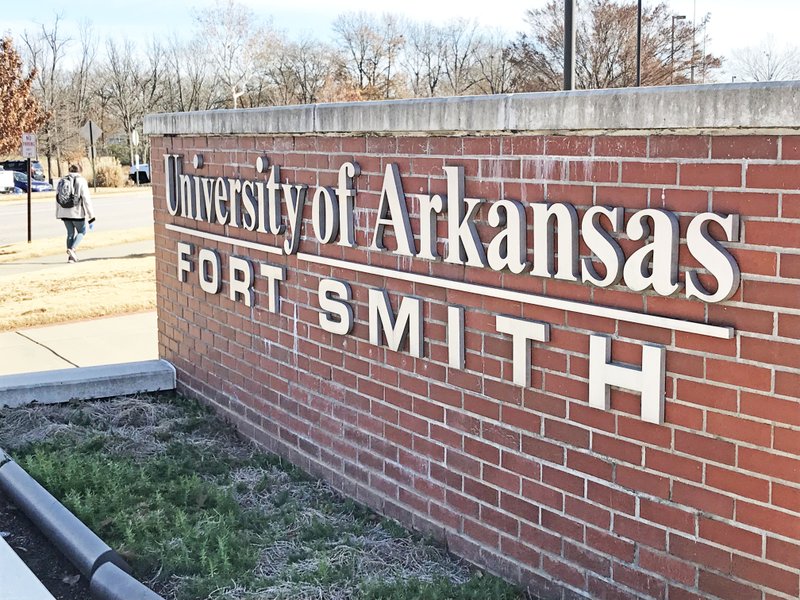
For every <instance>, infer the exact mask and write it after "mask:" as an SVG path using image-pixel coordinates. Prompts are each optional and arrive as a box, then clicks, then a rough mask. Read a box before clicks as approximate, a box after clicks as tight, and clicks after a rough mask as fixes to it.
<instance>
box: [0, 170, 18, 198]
mask: <svg viewBox="0 0 800 600" xmlns="http://www.w3.org/2000/svg"><path fill="white" fill-rule="evenodd" d="M15 185H16V184H15V183H14V173H13V171H6V170H5V169H3V167H0V193H3V194H8V193H13V192H14V187H15Z"/></svg>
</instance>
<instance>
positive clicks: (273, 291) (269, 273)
mask: <svg viewBox="0 0 800 600" xmlns="http://www.w3.org/2000/svg"><path fill="white" fill-rule="evenodd" d="M259 272H260V273H261V276H262V277H266V278H267V298H268V301H267V302H268V310H269V312H271V313H273V314H276V315H277V314H279V313H280V312H281V295H280V289H279V287H278V283H279V282H281V281H284V280H285V279H286V267H284V266H275V265H266V264H264V263H261V264H260V266H259Z"/></svg>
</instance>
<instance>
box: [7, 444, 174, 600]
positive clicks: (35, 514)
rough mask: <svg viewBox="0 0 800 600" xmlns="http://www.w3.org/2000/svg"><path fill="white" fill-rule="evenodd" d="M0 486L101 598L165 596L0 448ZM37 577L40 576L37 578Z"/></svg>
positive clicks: (139, 599)
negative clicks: (133, 572)
mask: <svg viewBox="0 0 800 600" xmlns="http://www.w3.org/2000/svg"><path fill="white" fill-rule="evenodd" d="M0 465H2V466H0V490H2V491H3V492H4V493H5V494H6V495H7V496H8V497H9V498H10V499H11V501H12V502H13V503H14V504H15V505H16V506H17V507H18V508H19V509H20V510H22V512H23V513H25V515H26V516H27V517H28V518H29V519H30V520H31V522H32V523H33V524H34V525H35V526H36V527H37V528H38V529H39V531H41V532H42V534H43V535H44V536H45V537H46V538H47V539H48V540H50V541H51V542H52V543H53V545H54V546H56V548H58V549H59V551H60V552H61V553H62V554H63V555H64V556H65V557H66V558H67V560H69V561H70V562H71V563H72V564H73V565H75V567H76V568H77V569H78V571H80V572H81V574H82V575H83V576H84V577H86V579H87V580H88V581H89V592H90V593H91V595H92V596H93V597H94V598H97V599H98V600H163V598H162V597H161V596H159V595H158V594H156V593H155V592H153V591H152V590H150V589H149V588H148V587H146V586H145V585H144V584H142V583H141V582H139V581H138V580H137V579H135V578H134V577H132V576H131V575H130V574H129V571H130V567H129V566H128V563H126V562H125V560H124V559H123V558H122V557H121V556H120V555H119V554H118V553H117V552H116V551H115V550H113V549H112V548H111V547H110V546H108V545H107V544H106V543H105V542H104V541H103V540H101V539H100V538H99V537H98V536H97V535H96V534H95V533H94V532H93V531H92V530H91V529H89V528H88V527H87V526H86V525H84V523H83V522H82V521H81V520H80V519H78V517H76V516H75V515H74V514H72V513H71V512H70V511H69V510H68V509H67V508H66V507H65V506H64V505H63V504H61V503H60V502H59V501H58V500H56V499H55V498H54V497H53V496H52V495H51V494H50V493H49V492H48V491H47V490H46V489H44V488H43V487H42V486H41V484H39V482H37V481H36V480H35V479H34V478H33V477H31V476H30V475H28V473H27V472H25V470H24V469H23V468H22V467H20V466H19V465H18V464H17V463H16V462H14V461H13V460H11V459H10V458H9V457H8V455H7V454H5V452H3V450H2V449H0ZM37 581H38V580H37Z"/></svg>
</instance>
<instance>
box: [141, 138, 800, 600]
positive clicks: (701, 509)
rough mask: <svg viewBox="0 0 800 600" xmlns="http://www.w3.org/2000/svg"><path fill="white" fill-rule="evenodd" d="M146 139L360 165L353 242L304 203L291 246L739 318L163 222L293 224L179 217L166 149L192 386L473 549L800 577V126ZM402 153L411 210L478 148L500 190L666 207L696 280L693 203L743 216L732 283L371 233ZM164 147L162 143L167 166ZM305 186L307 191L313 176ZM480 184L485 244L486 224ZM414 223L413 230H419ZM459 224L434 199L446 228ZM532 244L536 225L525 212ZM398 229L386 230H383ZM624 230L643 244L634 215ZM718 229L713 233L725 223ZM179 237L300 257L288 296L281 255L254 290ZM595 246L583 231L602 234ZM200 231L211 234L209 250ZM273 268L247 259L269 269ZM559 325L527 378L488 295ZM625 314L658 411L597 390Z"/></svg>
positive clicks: (167, 346) (621, 343) (167, 292)
mask: <svg viewBox="0 0 800 600" xmlns="http://www.w3.org/2000/svg"><path fill="white" fill-rule="evenodd" d="M151 141H152V144H153V157H154V159H156V157H158V159H160V157H161V156H163V155H164V154H176V155H181V156H183V161H184V165H185V167H184V170H185V172H187V173H200V171H197V170H195V169H194V168H193V167H192V166H191V164H190V162H191V158H192V157H193V156H194V155H196V154H200V155H202V156H203V159H204V166H203V168H202V174H203V176H209V177H217V176H224V177H230V178H242V179H250V180H258V179H259V178H262V179H263V175H259V174H257V173H256V170H255V167H254V165H255V163H256V159H257V158H258V157H264V156H265V157H267V158H268V159H269V162H270V164H271V165H279V166H280V167H281V181H284V182H286V181H288V182H292V183H297V184H302V183H304V184H308V185H309V186H311V188H312V189H313V188H315V187H317V186H320V185H324V186H336V184H337V175H338V171H339V167H340V165H341V164H342V163H344V162H347V161H352V162H355V163H357V164H358V165H359V166H360V169H361V173H360V175H359V176H357V177H356V178H355V188H356V190H357V196H356V199H355V205H356V222H357V231H356V247H355V248H344V247H342V246H339V245H336V244H332V245H326V244H320V243H319V242H318V241H317V240H316V238H315V237H314V236H313V234H312V233H311V232H310V227H311V225H310V223H311V218H312V216H311V211H310V202H309V203H307V205H306V208H305V211H304V213H303V229H302V238H301V241H300V251H301V252H304V253H309V254H315V255H321V256H327V257H330V258H334V259H342V260H346V261H348V262H351V263H358V264H368V265H375V266H380V267H384V268H388V269H392V270H399V271H411V272H416V273H422V274H426V275H431V276H433V277H436V278H441V279H444V280H455V281H466V282H471V283H476V284H480V285H486V286H495V287H498V288H504V289H507V290H515V291H521V292H526V293H533V294H542V295H545V296H547V297H556V298H560V299H567V300H574V301H577V302H581V303H587V304H590V305H595V306H597V305H600V306H608V307H618V308H622V309H625V310H629V311H634V312H637V313H646V314H655V315H660V316H665V317H672V318H675V319H677V320H689V321H695V322H701V323H708V324H712V325H722V326H730V327H733V328H734V330H735V333H734V336H733V338H732V339H715V338H712V337H708V336H705V335H698V334H693V333H687V332H682V331H675V330H672V329H669V328H666V329H665V328H658V327H653V326H648V325H639V324H635V323H630V322H625V321H620V320H615V319H610V318H600V317H595V316H591V315H586V314H582V313H581V312H575V311H565V310H562V309H554V308H547V307H537V306H531V305H526V304H521V303H519V302H514V301H510V300H504V299H494V298H491V297H486V296H481V295H476V294H472V293H465V292H462V291H453V290H447V289H443V288H441V287H434V286H429V285H424V284H420V283H409V282H404V281H398V280H396V279H393V278H390V277H382V276H377V275H374V274H369V273H363V272H362V273H358V272H347V271H346V270H342V269H341V268H332V267H328V266H323V265H318V264H313V263H310V262H308V261H305V260H302V259H301V258H300V257H298V256H297V255H293V256H277V255H267V254H265V253H263V252H261V251H259V250H254V249H251V248H247V247H244V246H238V247H232V246H231V245H230V244H229V243H227V242H224V241H215V240H214V239H208V238H202V239H198V238H192V236H187V235H186V234H185V233H181V232H180V231H175V230H174V229H167V228H166V225H167V224H172V225H178V226H181V227H186V228H189V229H196V230H200V231H204V232H208V233H211V234H217V235H222V236H230V237H231V238H236V239H241V240H250V241H254V242H257V243H261V244H268V245H273V246H281V245H282V244H283V239H284V238H283V236H272V235H269V234H264V233H257V232H249V231H245V230H242V229H234V228H232V227H229V226H221V225H216V224H209V223H204V222H198V221H195V220H191V219H187V218H182V217H180V216H172V215H170V214H169V213H168V212H167V210H166V203H165V200H164V199H165V194H166V190H165V178H164V166H163V161H162V162H159V160H158V159H156V160H154V163H156V167H157V168H154V198H155V217H156V248H157V278H158V314H159V346H160V354H161V356H162V358H165V359H167V360H169V361H171V362H172V363H173V364H174V365H175V367H176V368H177V371H178V382H179V388H180V390H181V391H182V392H183V393H186V394H189V395H191V396H194V397H198V398H201V399H203V400H204V401H206V402H208V403H210V404H212V405H214V406H215V407H216V408H217V409H218V410H219V411H220V412H221V413H222V414H224V415H225V416H227V417H228V418H230V419H231V420H232V421H233V422H235V423H236V424H237V426H238V427H239V429H240V430H241V432H242V433H243V434H244V435H246V436H248V437H250V438H253V439H255V440H256V441H258V442H259V443H261V444H263V445H265V446H266V447H267V448H269V449H271V450H273V451H275V452H277V453H279V454H281V455H283V456H285V457H288V458H289V459H290V460H291V461H293V462H294V463H296V464H298V465H299V466H301V467H302V468H304V469H306V470H308V471H310V472H313V473H315V474H317V475H320V476H322V477H324V478H325V479H327V480H328V481H330V482H331V483H332V484H333V485H334V486H336V487H337V488H338V489H340V490H342V491H343V492H344V493H346V494H348V495H351V496H353V497H355V498H357V499H358V500H360V501H362V502H365V503H366V504H368V505H370V506H372V507H374V508H375V509H377V510H378V511H380V512H382V513H384V514H386V515H389V516H391V517H394V518H397V519H398V520H400V521H402V522H403V523H405V524H408V525H411V526H413V527H415V528H417V529H419V530H423V531H426V532H430V533H433V534H434V535H436V536H438V537H439V538H441V539H445V540H446V541H447V543H448V545H449V547H450V548H451V549H452V550H453V551H454V552H456V553H457V554H460V555H462V556H464V557H466V558H467V559H469V560H470V561H473V562H475V563H477V564H479V565H483V566H485V567H487V568H489V569H490V570H492V571H494V572H497V573H499V574H501V575H503V576H505V577H507V578H508V579H510V580H513V581H516V582H521V583H523V584H529V585H531V588H532V589H533V590H535V591H536V592H537V593H539V594H541V595H542V597H546V598H550V597H553V598H562V597H564V598H668V599H669V600H684V599H686V600H688V599H693V598H729V599H736V600H740V599H749V598H753V599H762V600H766V599H768V598H769V599H778V598H782V599H790V598H792V599H793V598H797V597H798V596H799V595H800V458H799V457H798V454H799V453H800V341H798V339H799V338H800V136H795V135H781V134H774V135H762V134H751V135H741V134H740V135H732V134H731V132H725V131H722V132H717V133H714V134H704V133H691V134H687V135H670V134H663V133H658V132H656V133H652V134H642V133H636V132H634V133H631V134H629V135H581V134H578V135H569V136H560V135H533V134H531V135H528V134H513V135H512V134H509V135H494V136H493V135H479V136H446V135H422V136H409V135H397V136H378V135H370V134H353V135H349V136H348V135H296V136H293V135H274V136H268V135H238V136H235V135H228V136H211V135H209V136H197V135H194V136H192V135H178V136H156V137H153V138H151ZM389 163H393V164H396V165H398V166H399V170H400V174H401V177H402V184H403V188H404V191H405V193H406V195H407V198H406V199H407V204H408V208H409V213H410V216H411V222H412V224H414V226H415V227H416V224H417V223H418V221H417V217H418V216H419V215H418V213H419V203H418V201H417V200H416V199H415V198H414V197H412V196H411V195H412V194H417V193H442V194H444V193H445V192H446V181H445V176H444V173H443V170H442V168H443V166H445V165H460V166H463V167H464V173H465V182H466V183H465V185H466V190H465V191H466V195H467V196H470V197H476V198H483V199H486V200H487V201H489V202H491V201H496V200H500V199H515V200H520V201H521V202H523V203H525V204H528V203H533V202H542V201H548V202H569V203H571V204H573V205H574V206H575V207H576V208H577V210H578V214H579V215H581V214H583V212H584V211H585V210H586V208H587V207H589V206H591V205H593V204H603V205H612V206H622V207H625V209H626V220H627V219H628V218H629V217H630V215H631V214H632V213H633V212H634V211H637V210H640V209H644V208H648V207H649V208H665V209H667V210H669V211H672V212H674V213H676V214H677V215H678V216H679V219H680V227H681V247H680V265H681V270H680V280H681V282H683V281H684V278H685V270H686V269H687V268H696V267H697V263H696V262H695V261H694V259H693V258H692V257H691V256H690V255H689V253H688V252H687V249H686V244H685V239H684V238H685V232H686V227H687V224H688V222H689V220H690V219H691V218H692V217H693V216H694V215H696V214H698V213H702V212H706V211H713V212H716V213H719V214H728V213H734V214H738V215H740V217H741V225H740V238H739V241H738V242H731V243H725V244H724V246H725V247H726V248H728V249H729V250H730V252H731V254H732V255H733V256H734V258H735V259H736V261H737V262H738V265H739V267H740V269H741V274H742V276H741V285H740V286H739V287H738V289H737V291H736V293H735V294H734V295H733V297H731V298H730V299H729V300H727V301H725V302H721V303H716V304H709V303H704V302H700V301H698V300H696V299H693V300H687V299H686V298H685V295H683V294H676V295H674V296H671V297H663V296H660V295H658V294H655V293H654V292H652V291H649V292H645V293H634V292H631V291H630V290H628V289H627V288H626V287H625V286H624V285H621V284H620V285H615V286H612V287H610V288H606V289H602V288H599V287H592V286H590V285H585V284H580V283H572V282H566V281H559V280H556V279H553V278H539V277H534V276H531V275H529V274H525V273H523V274H520V275H515V274H512V273H509V272H504V273H497V272H494V271H491V270H489V269H480V268H473V267H462V266H458V265H453V264H446V263H444V262H442V261H425V260H421V259H414V260H410V259H407V258H403V257H399V256H397V255H396V254H394V253H393V252H392V251H391V250H392V249H393V248H394V246H393V243H392V241H391V239H390V240H389V242H387V247H388V250H384V251H382V252H378V251H370V250H369V245H370V242H371V236H372V234H373V231H374V224H375V221H376V219H377V208H378V203H379V197H380V192H381V186H382V183H383V180H384V172H385V169H386V165H387V164H389ZM159 164H160V168H158V165H159ZM309 198H310V196H309ZM488 206H489V204H487V205H485V206H484V207H483V208H482V209H481V211H480V212H479V221H480V226H479V232H480V234H481V237H482V239H483V240H484V243H488V240H489V239H490V237H491V228H490V227H489V226H488V224H487V223H486V217H487V215H486V210H487V209H488ZM414 234H415V239H416V240H417V241H418V239H419V231H418V230H417V229H415V231H414ZM445 235H446V232H445V231H444V227H443V225H442V223H440V224H439V236H440V244H441V242H442V238H443V237H444V236H445ZM527 235H528V237H529V248H530V247H531V245H532V244H533V241H532V240H531V239H530V238H531V235H532V233H531V228H530V226H529V227H528V231H527ZM389 237H391V236H389ZM618 237H619V239H620V240H621V245H622V246H623V249H624V251H625V254H626V255H629V254H630V252H631V251H633V250H635V249H636V247H638V246H641V243H633V242H630V241H626V240H625V236H624V235H620V236H618ZM717 237H718V239H719V234H718V233H717ZM179 242H191V243H194V244H195V245H196V248H195V252H196V250H197V248H200V247H203V248H209V249H214V250H216V251H217V252H218V253H219V255H220V256H221V257H222V261H221V264H222V280H223V282H224V281H226V279H227V278H228V277H229V276H230V272H229V271H230V269H229V267H228V262H227V260H228V257H229V256H231V255H233V256H237V257H248V258H249V260H251V261H252V262H253V264H259V263H266V264H271V265H279V266H285V267H286V276H285V280H284V281H282V282H281V283H280V284H279V286H280V312H279V314H273V313H271V312H269V310H268V297H267V296H268V286H267V283H266V280H265V279H263V278H259V277H258V276H256V283H255V302H254V304H253V306H252V307H247V306H246V305H245V304H244V303H243V302H241V301H232V300H231V299H230V298H229V297H228V294H227V287H226V286H227V284H226V283H223V286H222V290H221V293H219V294H210V293H207V292H204V291H203V290H201V288H200V286H199V283H198V273H197V272H196V268H195V272H193V273H190V274H189V275H188V277H187V281H186V282H180V281H179V279H178V277H177V275H176V270H177V262H178V252H177V244H178V243H179ZM586 253H587V249H586V247H585V246H583V247H582V248H581V254H582V255H584V256H585V255H586ZM196 258H197V257H196V255H195V256H194V259H195V260H196ZM257 271H258V270H257V269H256V272H257ZM326 278H336V279H340V280H346V281H348V282H349V283H350V285H351V287H352V295H353V301H352V304H353V306H354V314H355V326H354V328H353V330H352V332H351V333H350V334H349V335H333V334H331V333H328V332H326V331H325V330H324V329H322V328H321V327H320V325H319V320H318V315H319V312H320V308H319V303H318V291H317V290H318V286H319V282H320V280H322V279H326ZM370 289H382V290H383V289H385V290H387V291H388V292H389V297H390V299H391V303H392V306H393V307H394V309H395V310H396V309H397V307H398V306H399V302H400V301H401V298H402V297H405V296H414V297H418V298H422V299H423V311H424V313H423V314H424V322H425V330H424V336H425V337H424V356H423V357H421V358H416V357H413V356H411V354H410V352H409V349H408V346H407V345H405V346H403V347H401V348H400V350H399V351H393V350H391V349H389V348H388V347H387V346H386V345H385V344H384V343H381V344H380V345H375V344H372V343H370V341H369V331H368V324H367V321H368V318H369V314H368V306H367V302H368V294H369V290H370ZM453 305H457V306H461V307H464V309H465V311H464V325H465V330H464V344H465V348H466V364H465V368H464V369H463V370H462V369H458V368H453V367H450V366H448V353H447V352H448V351H447V348H448V346H447V340H446V334H445V329H446V323H447V307H448V306H453ZM497 315H504V316H510V317H514V318H519V319H526V320H535V321H542V322H546V323H549V324H550V339H549V341H548V342H546V343H534V344H533V346H532V353H531V365H532V369H531V374H530V377H531V382H530V385H529V386H527V387H521V386H518V385H515V384H514V383H513V381H512V341H511V337H510V336H508V335H505V334H501V333H498V332H497V329H496V322H495V319H496V316H497ZM598 333H599V334H605V335H610V336H611V338H612V354H611V359H612V360H613V361H615V362H618V363H626V364H630V365H639V364H640V362H641V356H642V345H643V344H645V343H651V344H657V345H661V346H663V347H665V348H666V403H665V414H664V423H663V424H660V425H659V424H653V423H647V422H644V421H643V420H642V419H641V418H640V416H639V415H640V398H639V394H638V393H635V392H631V391H626V390H624V389H620V388H614V389H612V392H611V399H610V409H609V410H601V409H596V408H592V407H590V406H589V404H588V376H589V359H588V356H589V340H590V335H593V334H598Z"/></svg>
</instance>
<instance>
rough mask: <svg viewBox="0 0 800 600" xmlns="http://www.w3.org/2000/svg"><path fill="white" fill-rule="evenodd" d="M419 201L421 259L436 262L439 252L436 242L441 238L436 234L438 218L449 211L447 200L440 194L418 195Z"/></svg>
mask: <svg viewBox="0 0 800 600" xmlns="http://www.w3.org/2000/svg"><path fill="white" fill-rule="evenodd" d="M416 197H417V199H418V200H419V254H418V256H419V258H425V259H428V260H436V259H437V258H439V252H438V250H437V248H436V242H437V241H438V239H439V236H438V234H437V232H436V216H435V215H437V214H442V213H443V212H445V211H446V210H447V207H446V206H445V203H444V202H445V199H444V198H442V197H441V196H440V195H439V194H434V195H433V196H429V195H428V194H418V195H417V196H416Z"/></svg>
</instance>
